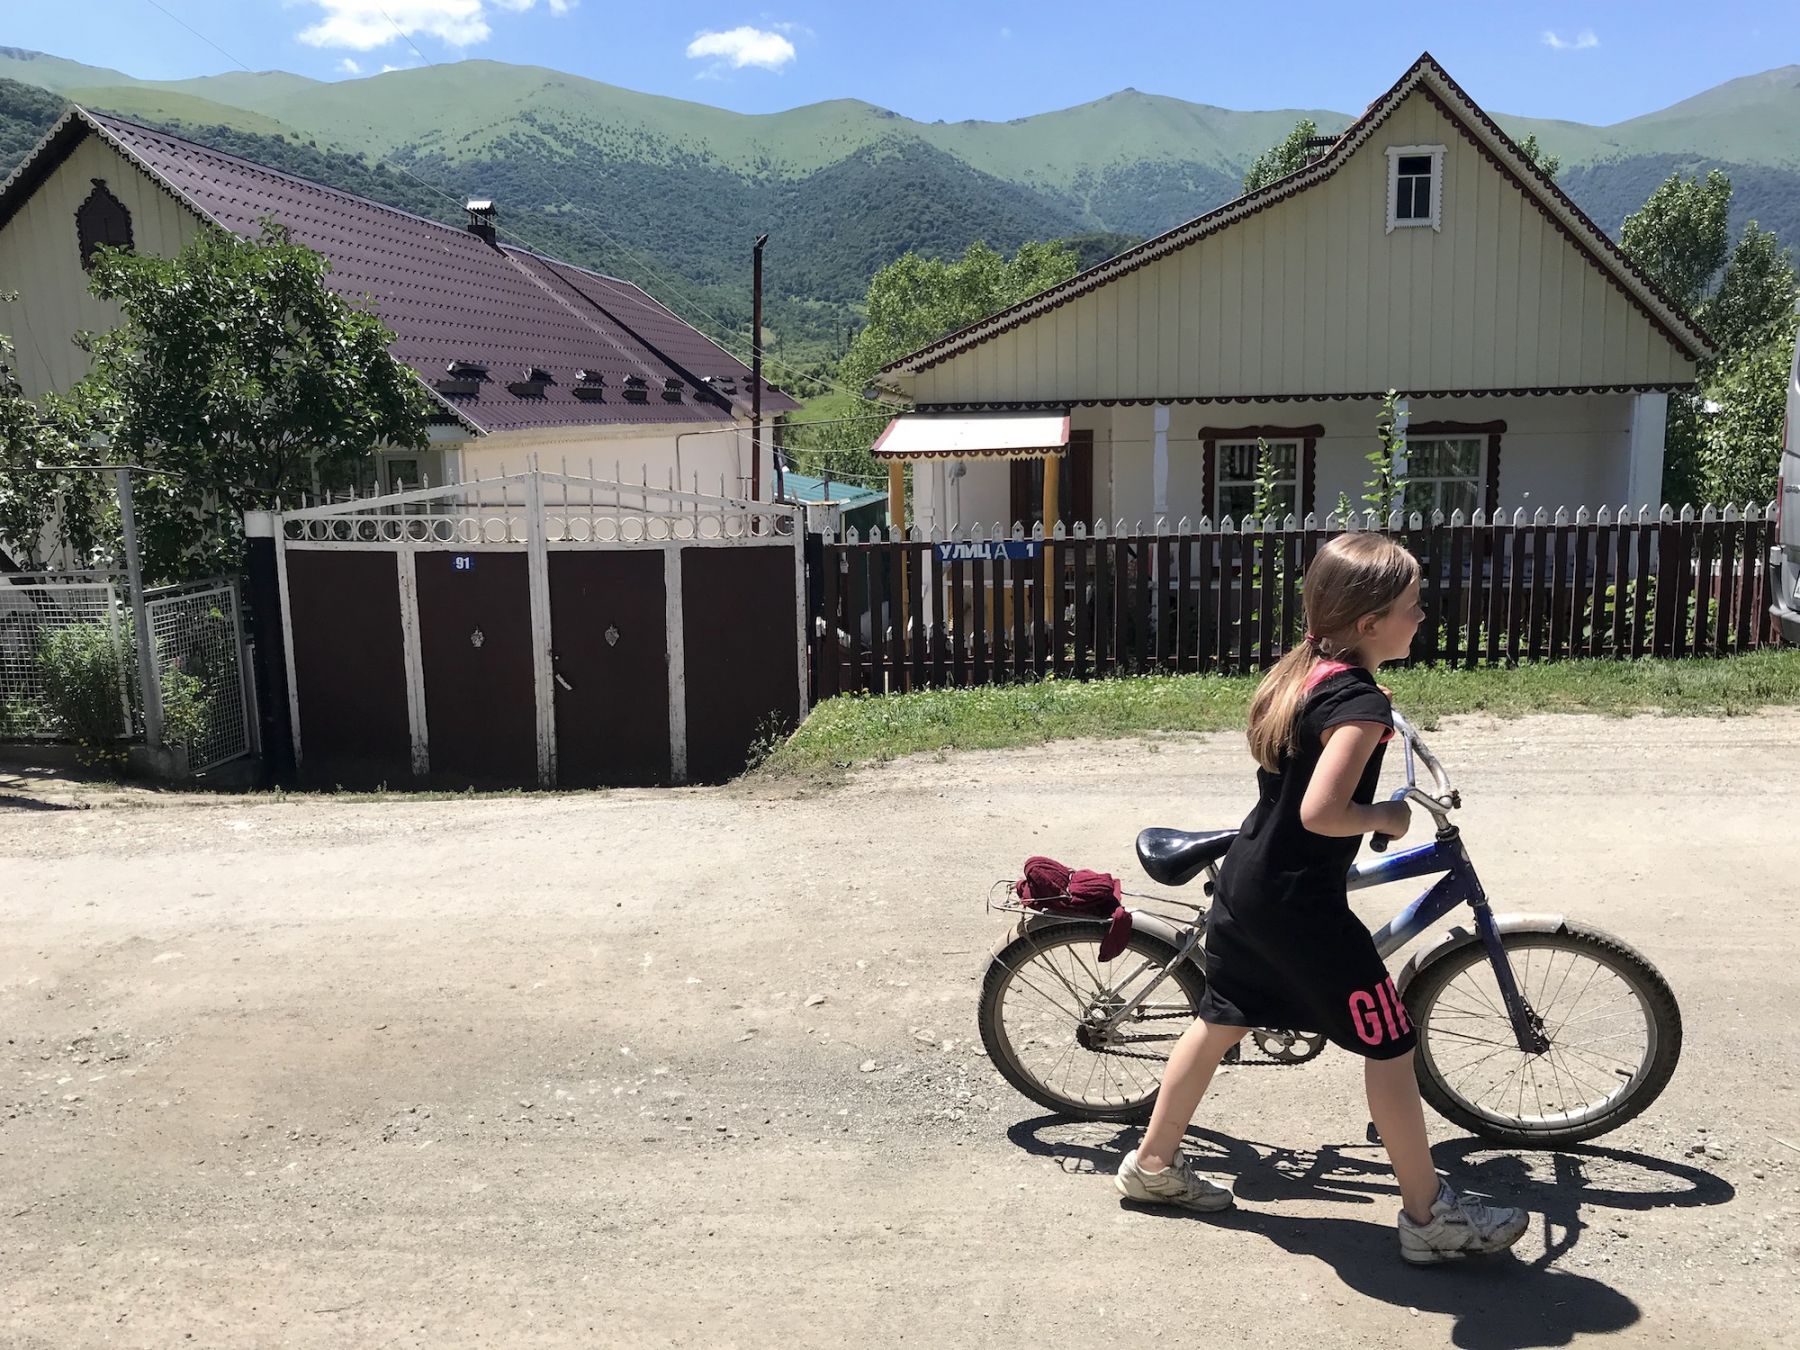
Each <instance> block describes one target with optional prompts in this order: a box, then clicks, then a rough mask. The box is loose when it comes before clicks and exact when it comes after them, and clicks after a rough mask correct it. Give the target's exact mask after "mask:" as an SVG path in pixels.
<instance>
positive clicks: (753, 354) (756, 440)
mask: <svg viewBox="0 0 1800 1350" xmlns="http://www.w3.org/2000/svg"><path fill="white" fill-rule="evenodd" d="M768 242H769V236H768V235H766V234H759V235H757V236H756V243H754V244H753V245H751V248H750V260H751V262H750V315H751V317H750V325H751V329H750V500H751V501H756V500H757V499H759V498H760V497H761V496H762V388H763V376H762V335H763V321H762V255H763V245H764V244H766V243H768Z"/></svg>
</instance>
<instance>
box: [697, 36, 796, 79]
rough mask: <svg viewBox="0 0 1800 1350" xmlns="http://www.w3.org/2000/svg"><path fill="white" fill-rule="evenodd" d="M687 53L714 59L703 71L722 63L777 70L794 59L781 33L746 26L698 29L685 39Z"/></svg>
mask: <svg viewBox="0 0 1800 1350" xmlns="http://www.w3.org/2000/svg"><path fill="white" fill-rule="evenodd" d="M687 54H688V56H689V57H690V58H692V59H694V60H697V61H699V60H706V59H708V58H711V59H712V60H713V61H714V62H715V63H716V64H715V65H714V66H713V67H711V68H710V70H708V71H702V72H701V73H702V74H703V75H704V74H709V73H713V72H716V71H717V70H718V69H720V68H721V67H725V66H729V67H730V68H731V69H732V70H742V69H743V68H744V67H745V66H759V67H761V68H762V69H763V70H780V69H781V68H782V67H783V66H785V65H787V64H788V62H790V61H792V60H793V59H794V44H793V43H791V42H789V41H788V40H787V38H785V37H783V36H782V35H781V34H780V33H772V32H766V31H764V30H763V29H761V28H751V27H748V26H745V27H742V28H733V29H730V30H729V31H727V32H723V33H713V32H705V33H701V34H699V35H698V36H696V37H695V38H694V40H693V41H692V42H690V43H688V46H687Z"/></svg>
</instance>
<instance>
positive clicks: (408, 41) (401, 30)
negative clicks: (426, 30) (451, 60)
mask: <svg viewBox="0 0 1800 1350" xmlns="http://www.w3.org/2000/svg"><path fill="white" fill-rule="evenodd" d="M375 8H376V10H377V11H378V12H379V13H380V15H381V17H382V18H384V19H386V20H387V21H388V25H389V26H390V27H391V28H392V29H393V30H394V31H395V32H396V33H398V34H400V36H401V37H402V38H404V39H406V45H407V46H409V47H411V48H412V49H413V55H414V56H416V57H418V58H419V60H421V61H423V62H424V63H425V64H426V65H428V66H429V65H432V64H434V63H433V61H432V59H431V58H430V57H429V56H427V55H425V53H424V52H422V51H420V50H419V44H418V43H416V42H414V41H413V40H412V34H411V33H409V32H407V31H406V30H405V29H404V28H402V27H401V26H400V25H399V24H397V23H395V22H394V16H393V15H392V14H389V13H388V12H387V11H386V10H385V9H382V8H381V6H379V5H377V6H376V7H375Z"/></svg>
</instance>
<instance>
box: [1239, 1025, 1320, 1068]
mask: <svg viewBox="0 0 1800 1350" xmlns="http://www.w3.org/2000/svg"><path fill="white" fill-rule="evenodd" d="M1250 1034H1251V1036H1252V1037H1254V1038H1255V1040H1256V1048H1257V1049H1258V1050H1260V1051H1262V1052H1263V1053H1264V1054H1265V1055H1267V1056H1268V1057H1269V1058H1270V1059H1272V1060H1274V1061H1275V1062H1276V1063H1277V1064H1304V1063H1306V1061H1307V1060H1309V1059H1312V1058H1313V1057H1314V1056H1315V1055H1317V1054H1318V1053H1319V1052H1320V1051H1321V1050H1323V1049H1324V1048H1325V1038H1324V1036H1322V1035H1320V1034H1319V1033H1318V1032H1316V1031H1285V1030H1275V1029H1273V1028H1270V1027H1256V1028H1255V1029H1253V1030H1252V1031H1251V1033H1250Z"/></svg>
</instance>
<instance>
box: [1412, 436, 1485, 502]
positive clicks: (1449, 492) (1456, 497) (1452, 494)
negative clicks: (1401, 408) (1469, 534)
mask: <svg viewBox="0 0 1800 1350" xmlns="http://www.w3.org/2000/svg"><path fill="white" fill-rule="evenodd" d="M1481 440H1482V438H1481V437H1479V436H1420V437H1412V436H1408V437H1407V438H1406V461H1405V463H1404V465H1403V466H1402V467H1401V470H1400V477H1401V478H1402V480H1403V481H1404V482H1405V484H1406V491H1405V494H1404V497H1403V500H1402V505H1403V507H1404V509H1405V511H1406V513H1407V514H1408V515H1411V514H1412V513H1413V512H1414V511H1417V512H1418V513H1419V514H1420V515H1422V516H1424V517H1425V519H1426V520H1427V521H1429V520H1430V519H1431V513H1432V512H1433V511H1442V512H1443V513H1444V518H1445V519H1446V520H1448V519H1449V518H1450V513H1451V512H1453V511H1461V512H1462V513H1463V517H1464V519H1467V518H1468V517H1470V516H1472V515H1474V514H1475V510H1476V508H1477V507H1479V506H1480V505H1481V504H1482V498H1483V484H1484V483H1485V481H1486V480H1485V479H1484V477H1483V475H1482V471H1481V470H1482V464H1481V448H1482V447H1481Z"/></svg>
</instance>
